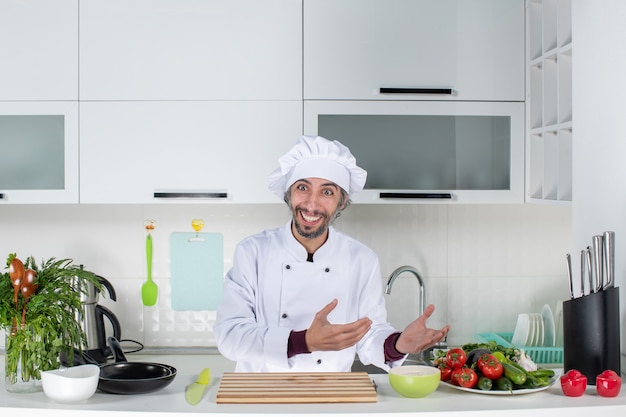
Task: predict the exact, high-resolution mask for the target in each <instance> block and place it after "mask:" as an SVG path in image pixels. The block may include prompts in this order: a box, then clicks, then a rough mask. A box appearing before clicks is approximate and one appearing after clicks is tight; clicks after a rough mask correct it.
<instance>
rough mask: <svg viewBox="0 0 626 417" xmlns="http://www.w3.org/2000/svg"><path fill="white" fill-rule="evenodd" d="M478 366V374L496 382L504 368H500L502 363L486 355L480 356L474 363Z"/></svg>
mask: <svg viewBox="0 0 626 417" xmlns="http://www.w3.org/2000/svg"><path fill="white" fill-rule="evenodd" d="M476 364H477V365H478V369H479V370H480V372H481V373H482V374H483V375H484V376H485V377H487V378H489V379H491V380H494V381H495V380H496V379H498V378H500V377H501V376H502V373H503V372H504V368H503V367H502V363H500V361H499V360H498V359H496V357H495V356H493V355H491V354H489V353H486V354H484V355H480V357H479V358H478V361H477V362H476Z"/></svg>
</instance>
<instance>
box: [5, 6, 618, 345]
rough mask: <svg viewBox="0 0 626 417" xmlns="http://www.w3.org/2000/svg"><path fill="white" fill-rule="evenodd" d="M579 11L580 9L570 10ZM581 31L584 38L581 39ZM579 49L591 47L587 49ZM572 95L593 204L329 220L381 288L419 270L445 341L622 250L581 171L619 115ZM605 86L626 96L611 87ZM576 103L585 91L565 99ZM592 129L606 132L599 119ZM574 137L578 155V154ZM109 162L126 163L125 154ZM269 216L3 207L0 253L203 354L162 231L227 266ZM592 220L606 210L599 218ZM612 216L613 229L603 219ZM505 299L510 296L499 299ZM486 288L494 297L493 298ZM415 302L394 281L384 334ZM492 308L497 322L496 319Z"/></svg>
mask: <svg viewBox="0 0 626 417" xmlns="http://www.w3.org/2000/svg"><path fill="white" fill-rule="evenodd" d="M590 3H591V2H577V1H573V5H572V20H573V24H572V26H573V27H574V28H575V30H574V33H575V35H574V37H575V39H576V55H574V56H575V57H576V58H577V59H578V57H580V56H585V55H581V54H585V53H587V54H590V55H591V58H590V63H589V64H588V65H590V66H591V65H592V63H593V62H597V61H598V60H601V57H602V56H603V54H601V53H599V52H598V51H602V49H601V48H600V47H602V48H606V49H605V50H604V51H603V52H604V55H608V52H607V51H609V52H610V51H611V49H610V47H609V45H610V44H609V43H607V41H606V40H604V39H601V40H598V39H595V38H594V37H593V36H592V35H593V34H594V33H595V32H594V29H593V26H592V25H593V24H598V25H601V26H602V27H603V28H606V27H608V26H609V25H605V24H603V23H600V22H602V19H600V17H599V18H598V22H596V21H595V20H592V19H588V18H585V19H582V17H581V16H583V15H584V16H586V15H588V14H589V13H590V11H589V10H587V8H591V9H592V10H593V8H594V6H593V5H591V4H590ZM578 4H580V5H579V6H578V7H580V9H579V10H582V11H581V12H577V7H576V6H577V5H578ZM612 6H613V7H615V8H617V10H620V11H622V12H623V6H620V5H619V4H618V3H617V2H613V4H612ZM577 13H580V14H577ZM597 13H600V11H597ZM615 15H618V13H615ZM604 19H616V20H615V22H616V24H615V28H617V27H619V25H618V24H617V22H619V20H617V16H608V17H606V16H605V17H604ZM581 25H582V26H581ZM585 25H589V26H590V28H588V29H587V28H586V26H585ZM579 28H580V29H579ZM577 30H580V31H583V32H582V33H585V34H587V35H589V33H588V32H587V31H589V32H590V33H591V35H589V39H590V40H589V44H587V43H583V41H582V40H580V38H579V37H578V36H579V35H578V32H577ZM615 30H618V29H615ZM595 36H598V35H595ZM609 39H622V36H620V34H619V33H616V34H612V36H610V37H609ZM581 45H582V46H581ZM590 45H593V46H594V47H593V48H591V46H590ZM585 46H586V47H587V48H588V49H584V47H585ZM579 47H580V48H583V49H579ZM592 58H593V59H592ZM620 58H621V57H614V59H612V61H611V62H612V63H615V60H618V59H620ZM576 62H579V61H576ZM617 62H618V63H619V61H617ZM621 63H622V64H623V62H621ZM602 70H604V71H615V74H619V71H618V66H617V65H613V66H612V67H610V68H609V67H607V68H606V69H604V67H603V69H602ZM578 71H580V72H578ZM590 71H593V72H592V73H593V74H596V73H598V72H599V71H600V69H598V68H596V67H592V68H590V67H585V65H584V64H581V66H580V67H579V66H577V65H574V66H573V81H576V80H578V79H582V80H586V79H587V78H588V77H589V74H590ZM577 75H578V77H579V78H577ZM594 79H597V80H596V83H595V84H594V85H596V86H597V85H598V83H605V82H606V83H608V82H609V81H610V80H611V79H614V77H610V76H607V77H604V76H599V75H598V76H594ZM573 85H574V93H573V96H574V100H573V102H574V113H575V114H576V123H581V127H580V129H591V126H594V129H593V131H591V132H585V133H587V134H584V135H583V134H579V133H578V130H577V134H576V140H577V142H576V143H577V147H574V148H573V152H574V154H573V161H574V162H573V178H574V180H575V181H573V192H572V194H573V195H574V196H577V195H585V196H590V198H589V199H584V200H578V199H576V198H574V199H573V202H572V204H571V206H569V205H565V204H562V205H561V204H555V205H552V204H505V205H502V204H494V205H491V204H468V205H454V204H397V205H392V204H375V205H371V204H364V205H360V204H355V205H353V206H352V207H350V208H349V209H348V211H347V212H346V213H345V215H344V216H343V217H342V218H340V219H339V220H338V223H337V226H338V228H340V229H342V230H344V231H345V232H347V233H349V234H351V235H353V236H355V237H356V238H358V239H360V240H362V241H363V242H364V243H366V244H367V245H369V246H370V247H372V248H373V249H374V250H375V251H376V252H377V253H378V255H379V257H380V258H381V262H382V273H383V279H386V278H387V277H388V276H389V274H391V272H392V271H393V270H394V269H395V268H396V267H398V266H400V265H404V264H408V265H413V266H415V267H417V268H418V269H420V271H421V272H422V273H423V275H424V277H425V287H426V299H427V302H428V303H434V304H435V305H436V306H437V311H436V313H435V315H434V316H433V318H432V325H433V326H441V325H443V324H445V323H449V324H450V325H451V326H452V329H453V330H452V331H451V333H450V335H449V338H448V342H449V343H450V344H458V343H463V342H465V341H467V340H468V339H471V338H472V337H473V335H474V334H476V333H480V332H486V331H511V330H512V327H513V326H514V325H515V319H516V317H517V314H518V313H519V312H522V311H538V310H539V309H540V308H541V306H542V305H543V304H546V303H549V304H551V305H554V304H555V303H556V302H557V301H559V300H566V299H567V298H568V297H569V293H568V291H569V290H568V287H567V279H566V276H565V264H564V255H565V253H567V252H570V251H571V252H572V253H576V252H577V251H578V250H579V249H580V248H581V247H583V245H584V246H586V245H588V240H589V238H590V236H592V235H594V234H597V233H599V232H602V231H604V230H615V231H616V233H617V239H618V253H619V242H620V241H621V239H620V238H619V236H620V235H621V234H623V233H624V225H623V221H621V219H620V218H619V217H618V214H617V213H621V212H624V210H623V208H624V201H623V200H624V198H623V197H621V198H620V197H618V198H617V199H614V198H613V195H611V193H609V192H606V191H604V192H603V191H602V190H601V187H597V186H596V184H598V183H602V182H601V181H600V178H595V177H594V176H599V177H600V176H601V173H602V170H601V169H600V168H598V170H594V171H593V172H587V171H588V169H587V168H586V167H587V166H588V164H584V163H580V162H579V161H580V160H581V156H582V155H585V156H587V155H594V156H596V158H597V160H607V161H612V160H614V158H616V157H617V155H619V154H620V152H615V151H614V149H615V148H616V147H618V146H621V145H620V143H621V142H620V141H618V140H616V139H613V138H614V137H615V136H614V135H615V134H616V133H615V132H617V131H619V126H617V127H616V124H617V123H619V120H621V119H620V118H619V117H614V116H613V117H612V113H611V112H615V111H616V110H613V109H614V108H618V106H610V105H607V106H606V108H604V107H601V108H602V111H603V114H602V115H601V116H599V115H596V112H597V111H598V108H599V106H598V105H597V102H598V101H600V102H606V101H607V100H609V99H608V98H605V97H598V99H597V100H593V98H595V97H596V94H600V93H598V92H596V91H595V90H593V89H592V86H589V87H587V83H586V82H584V81H583V82H579V83H577V82H573ZM578 86H580V87H578ZM608 87H610V88H611V89H615V88H616V87H617V88H618V89H620V88H621V89H624V87H622V86H620V85H619V84H618V85H610V86H607V88H608ZM578 88H580V90H579V89H578ZM619 91H621V90H619ZM577 94H585V95H583V96H582V97H581V98H580V99H576V97H578V96H577ZM587 97H589V98H590V99H587ZM592 103H594V104H592ZM587 107H589V108H587ZM587 114H589V115H593V118H591V119H590V120H589V122H588V123H587V122H585V120H586V119H585V117H586V115H587ZM613 118H614V119H616V120H613ZM603 119H606V120H610V122H609V121H607V122H604V123H600V124H599V123H597V121H598V120H603ZM579 121H580V122H579ZM591 121H593V122H595V123H591ZM598 125H599V126H598ZM289 129H291V128H289ZM289 129H286V131H289ZM577 129H579V128H578V127H577ZM602 129H605V130H606V131H602ZM582 131H583V132H584V130H582ZM598 132H599V133H602V134H601V135H600V134H598ZM297 133H298V132H297ZM292 136H293V135H292ZM592 138H593V139H592ZM295 139H296V136H293V137H290V138H289V140H290V141H291V140H293V141H295ZM578 140H580V141H581V143H582V144H581V145H578V143H579V142H578ZM587 141H588V142H587ZM598 141H606V146H604V147H598V146H596V143H597V142H598ZM122 145H127V144H126V143H124V142H122V143H120V144H118V145H116V144H115V143H114V144H110V146H119V147H120V149H125V148H126V146H122ZM235 149H236V148H235ZM284 149H286V146H283V145H280V146H277V149H276V154H275V155H276V157H277V156H278V155H280V152H281V151H284ZM98 151H100V149H94V150H93V152H94V153H97V152H98ZM605 152H606V155H605V154H604V153H605ZM188 154H189V160H188V161H187V163H188V164H189V167H190V168H189V169H190V170H193V169H194V164H199V165H201V164H202V162H201V161H199V160H198V159H201V158H194V152H193V151H192V150H189V151H188ZM120 158H122V160H124V159H123V158H124V156H123V155H120ZM596 158H594V159H596ZM212 162H213V161H212ZM577 162H578V163H577ZM274 164H275V159H274V160H269V161H264V162H262V163H260V165H259V167H258V169H255V170H254V173H253V176H259V177H264V174H263V173H264V172H269V170H271V169H272V168H273V167H274ZM605 166H606V167H608V166H612V167H613V166H614V167H616V168H614V169H619V168H618V167H620V166H621V165H620V164H619V162H618V161H615V162H614V163H612V164H606V165H605ZM112 168H113V167H112V166H108V165H107V166H105V167H103V169H102V170H96V172H95V173H89V172H88V173H87V175H91V176H92V177H93V178H91V179H92V180H94V181H99V182H97V184H100V183H101V182H107V181H108V180H109V178H112V180H116V178H115V177H116V174H115V172H114V171H115V169H112ZM116 168H117V167H116ZM606 169H608V168H606ZM109 171H111V172H109ZM258 172H261V174H263V175H261V174H258ZM96 177H97V178H96ZM264 179H265V178H263V180H264ZM579 179H580V180H579ZM82 191H83V190H81V194H82ZM253 191H254V192H257V193H259V192H265V189H260V190H253ZM89 192H90V191H89V190H85V193H84V194H85V195H87V196H88V195H89ZM91 192H92V193H93V191H91ZM7 194H8V192H7ZM266 194H269V193H266ZM609 195H610V197H609ZM92 197H93V196H92ZM265 198H267V197H265ZM128 201H130V199H129V200H128ZM277 207H278V206H276V204H266V203H263V204H222V203H208V204H207V203H204V202H202V203H193V204H188V203H185V204H175V203H174V204H140V203H126V204H16V205H12V204H0V233H1V234H2V236H3V237H4V238H3V239H2V242H1V244H0V245H1V246H0V249H3V251H4V253H6V254H8V253H12V252H17V253H18V254H20V255H22V256H28V255H30V254H32V255H33V256H35V257H37V258H48V257H61V258H63V257H70V258H73V259H74V260H76V261H77V262H79V263H81V264H84V265H85V266H86V267H87V268H88V269H90V270H93V271H96V272H97V273H99V274H101V275H103V276H105V277H106V278H107V279H109V280H110V281H111V282H112V283H113V284H114V286H115V288H116V292H117V294H118V298H117V301H115V302H113V301H111V300H105V301H104V304H105V305H106V306H107V307H109V308H111V309H112V310H113V311H114V312H115V314H116V315H117V316H118V317H119V318H120V320H121V321H122V323H123V332H124V334H123V338H127V339H132V340H138V341H141V342H142V343H143V344H144V345H145V346H146V350H149V349H153V350H155V351H159V350H162V349H166V350H167V349H175V348H184V349H187V348H210V347H212V346H213V345H214V339H213V336H212V332H211V328H212V327H211V322H212V320H213V319H214V313H213V312H210V311H199V312H196V311H173V310H172V309H171V308H170V306H169V304H168V303H169V292H168V291H169V290H168V285H169V278H170V263H169V262H170V261H169V235H170V234H171V233H172V232H189V231H191V230H192V229H191V227H190V222H191V219H193V218H197V217H200V218H203V219H204V220H205V224H206V225H205V228H204V230H203V231H205V232H219V233H222V234H223V236H224V258H225V260H224V270H227V269H228V268H229V267H230V265H231V257H232V253H233V250H234V246H235V244H236V243H237V242H238V241H239V240H240V239H241V238H243V237H245V236H247V235H250V234H252V233H256V232H257V231H259V230H262V229H265V228H269V227H276V226H277V225H280V224H283V223H284V222H285V221H286V219H287V218H288V217H287V216H288V212H287V210H286V208H284V207H283V206H282V205H281V206H280V207H281V209H279V210H277ZM598 210H605V212H602V214H601V215H598V214H596V213H598ZM592 214H593V215H592ZM145 219H155V220H156V222H157V223H156V229H155V230H154V232H153V233H152V235H153V241H154V267H153V273H154V277H155V281H156V282H157V284H158V285H159V289H160V293H159V302H158V304H157V306H155V307H144V306H142V304H141V296H140V288H141V285H142V283H143V282H144V281H145V276H146V265H145V254H144V240H145V237H146V236H145V235H146V233H145V230H144V228H143V223H144V220H145ZM610 219H614V222H611V221H610ZM620 232H621V233H620ZM383 236H384V238H382V239H381V237H383ZM617 262H618V268H617V270H618V271H623V269H624V268H623V261H622V260H621V258H620V257H619V256H618V257H617ZM622 281H623V273H622V274H621V275H620V274H619V273H618V274H617V282H616V284H617V286H621V283H622ZM482 288H489V289H490V292H489V293H484V292H483V291H482ZM512 289H514V290H512ZM511 291H513V292H514V294H515V296H514V297H509V296H508V294H509V293H510V292H511ZM494 292H495V294H496V295H497V296H496V297H493V293H494ZM416 300H417V286H416V285H415V280H414V279H413V278H412V277H410V276H407V277H406V278H404V277H403V279H402V280H399V281H398V282H397V283H396V286H395V287H394V291H393V292H392V294H391V295H389V296H387V302H388V305H389V310H390V321H391V322H392V324H394V325H396V326H398V327H402V326H403V325H404V324H405V322H404V320H407V317H413V316H415V313H416V311H417V305H416ZM486 305H489V308H488V309H487V308H485V307H484V306H486ZM477 306H481V307H477ZM494 311H495V312H497V313H496V314H494V313H493V312H494ZM622 345H623V343H622Z"/></svg>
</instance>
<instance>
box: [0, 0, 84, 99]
mask: <svg viewBox="0 0 626 417" xmlns="http://www.w3.org/2000/svg"><path fill="white" fill-rule="evenodd" d="M0 57H1V58H0V60H1V62H2V63H1V64H0V100H77V99H78V0H55V1H50V0H19V1H2V2H0Z"/></svg>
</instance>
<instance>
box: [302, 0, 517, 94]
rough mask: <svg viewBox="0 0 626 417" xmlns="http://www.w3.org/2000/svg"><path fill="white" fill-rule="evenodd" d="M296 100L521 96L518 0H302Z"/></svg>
mask: <svg viewBox="0 0 626 417" xmlns="http://www.w3.org/2000/svg"><path fill="white" fill-rule="evenodd" d="M381 88H391V89H396V90H392V92H390V93H381V90H380V89H381ZM407 89H408V90H407ZM421 89H426V91H420V90H421ZM433 89H434V91H433ZM438 90H443V91H438ZM446 90H452V91H451V93H452V94H448V92H447V91H446ZM441 93H443V94H441ZM304 98H305V100H326V99H344V100H348V99H354V100H390V99H401V100H420V99H424V100H480V101H524V0H472V1H468V0H366V1H365V0H304Z"/></svg>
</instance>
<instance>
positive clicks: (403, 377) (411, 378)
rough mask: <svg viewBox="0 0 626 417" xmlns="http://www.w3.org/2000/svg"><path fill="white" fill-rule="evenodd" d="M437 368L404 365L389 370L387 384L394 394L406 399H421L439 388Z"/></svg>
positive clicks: (439, 375) (439, 377) (439, 374)
mask: <svg viewBox="0 0 626 417" xmlns="http://www.w3.org/2000/svg"><path fill="white" fill-rule="evenodd" d="M440 379H441V372H440V371H439V368H435V367H434V366H426V365H406V366H399V367H397V368H391V370H390V371H389V383H390V384H391V387H392V388H393V389H394V390H396V392H397V393H398V394H400V395H402V396H404V397H408V398H422V397H426V396H427V395H429V394H430V393H431V392H433V391H435V390H436V389H437V387H438V386H439V381H440Z"/></svg>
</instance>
